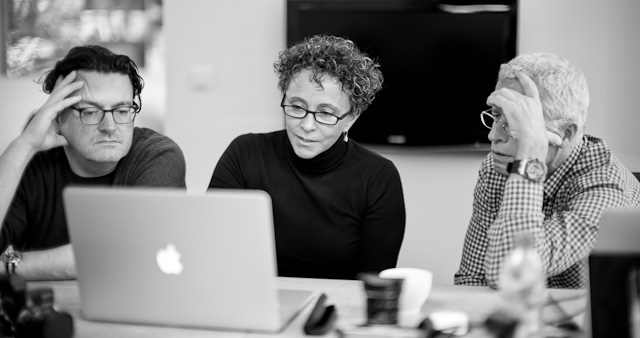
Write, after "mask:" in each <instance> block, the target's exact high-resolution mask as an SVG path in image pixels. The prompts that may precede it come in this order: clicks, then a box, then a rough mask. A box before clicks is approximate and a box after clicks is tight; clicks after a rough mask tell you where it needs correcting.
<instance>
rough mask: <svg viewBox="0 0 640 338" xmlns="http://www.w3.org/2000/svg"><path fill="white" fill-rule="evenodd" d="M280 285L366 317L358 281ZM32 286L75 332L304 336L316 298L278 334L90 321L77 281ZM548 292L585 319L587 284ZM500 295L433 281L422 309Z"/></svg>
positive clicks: (463, 306) (458, 306)
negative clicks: (50, 298)
mask: <svg viewBox="0 0 640 338" xmlns="http://www.w3.org/2000/svg"><path fill="white" fill-rule="evenodd" d="M278 286H279V287H280V288H285V289H298V290H310V291H317V292H323V293H325V294H326V295H327V297H328V299H327V304H331V305H334V306H335V307H336V308H337V311H338V316H339V317H338V321H337V323H336V325H337V326H348V325H358V324H361V323H363V322H365V319H366V313H365V309H366V307H365V304H366V302H365V299H366V297H365V293H364V290H363V287H362V283H361V282H360V281H352V280H327V279H308V278H286V277H278ZM34 287H51V288H52V289H53V291H54V295H55V304H56V307H57V309H58V310H59V311H64V312H67V313H70V314H71V315H72V316H73V317H74V326H75V332H76V334H75V337H155V338H162V337H189V338H191V337H234V338H235V337H238V338H240V337H274V336H277V337H303V336H305V335H304V332H303V331H302V327H303V325H304V322H305V320H306V319H307V317H308V315H309V313H310V312H311V309H312V308H313V306H312V305H313V304H310V305H309V306H307V307H306V308H305V309H304V310H303V311H302V312H301V313H300V314H299V315H298V316H297V317H296V318H295V319H294V320H293V322H292V323H291V324H290V325H289V326H288V327H287V328H286V329H285V330H284V331H283V332H281V333H280V334H278V335H269V334H257V333H249V332H229V331H209V330H198V329H186V328H172V327H154V326H142V325H128V324H114V323H101V322H91V321H87V320H84V319H83V318H82V316H81V314H80V299H79V292H78V285H77V282H76V281H56V282H29V283H28V288H34ZM550 293H551V295H552V297H553V298H554V299H556V300H558V301H560V307H557V308H552V309H550V311H547V312H546V313H545V318H546V320H555V319H557V318H560V317H562V316H565V315H566V314H568V315H571V316H572V317H574V318H575V320H576V322H577V323H578V324H582V321H583V318H584V316H582V315H578V316H573V314H576V313H579V312H581V311H582V310H584V309H585V307H586V303H587V297H586V296H587V291H586V290H550ZM499 300H500V298H499V294H498V293H497V292H496V291H495V290H492V289H490V288H487V287H477V286H434V287H433V288H432V290H431V293H430V295H429V299H428V300H427V302H426V303H425V305H424V307H423V313H424V314H428V313H431V312H433V311H438V310H457V311H463V312H465V313H467V314H468V315H469V318H470V322H471V323H481V322H483V321H484V320H485V319H486V317H487V316H488V315H489V314H490V313H491V312H492V311H493V310H494V309H495V308H496V307H497V305H498V303H499ZM313 303H314V302H313ZM326 336H327V337H336V336H337V334H336V333H335V332H331V333H329V334H327V335H326ZM467 336H468V337H485V336H487V334H486V332H484V331H483V330H481V329H480V330H478V329H473V330H471V331H470V333H469V334H468V335H467Z"/></svg>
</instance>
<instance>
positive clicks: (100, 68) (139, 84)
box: [42, 45, 144, 108]
mask: <svg viewBox="0 0 640 338" xmlns="http://www.w3.org/2000/svg"><path fill="white" fill-rule="evenodd" d="M74 70H86V71H96V72H100V73H119V74H124V75H127V76H128V77H129V80H130V81H131V86H132V87H133V99H134V100H135V99H136V98H137V99H138V105H139V106H140V108H142V101H141V99H140V93H141V92H142V88H144V81H143V80H142V77H141V76H140V74H138V66H136V64H135V62H133V60H131V58H129V57H128V56H126V55H118V54H114V53H113V52H111V51H110V50H108V49H106V48H104V47H102V46H96V45H85V46H77V47H73V48H71V50H69V52H68V53H67V55H66V56H65V57H64V59H62V60H60V61H58V62H56V65H55V67H53V69H51V70H50V71H48V72H47V73H45V74H44V75H43V76H45V78H44V81H42V90H43V91H44V92H45V93H47V94H50V93H51V92H52V91H53V87H54V86H55V84H56V81H57V80H58V77H60V76H63V77H64V76H67V75H68V74H69V73H71V72H72V71H74Z"/></svg>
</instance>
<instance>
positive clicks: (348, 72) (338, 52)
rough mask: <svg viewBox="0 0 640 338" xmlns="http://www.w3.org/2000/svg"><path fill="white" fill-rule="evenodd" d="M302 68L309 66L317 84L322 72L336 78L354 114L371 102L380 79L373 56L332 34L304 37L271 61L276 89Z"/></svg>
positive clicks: (312, 78) (377, 65)
mask: <svg viewBox="0 0 640 338" xmlns="http://www.w3.org/2000/svg"><path fill="white" fill-rule="evenodd" d="M304 69H309V70H311V72H312V75H311V80H313V81H315V82H316V83H317V84H318V85H321V81H320V80H321V77H322V76H323V75H328V76H331V77H333V78H335V79H337V80H338V81H339V82H340V84H341V85H342V90H343V91H344V92H345V93H346V94H347V96H349V102H350V103H351V105H352V107H353V109H354V111H355V113H356V114H360V113H362V112H363V111H364V110H365V109H367V107H368V106H369V105H370V104H371V102H373V99H374V98H375V96H376V94H377V93H378V91H380V89H382V83H383V81H384V78H383V76H382V72H381V71H380V65H379V64H378V63H377V62H376V61H375V60H372V59H371V58H370V57H369V56H367V54H366V53H364V52H362V51H360V49H358V47H357V46H356V45H355V43H354V42H353V41H351V40H348V39H345V38H342V37H336V36H329V35H316V36H312V37H308V38H306V39H304V40H303V41H301V42H299V43H298V44H295V45H293V46H292V47H290V48H289V49H287V50H285V51H283V52H281V53H280V56H279V59H278V61H277V62H276V63H275V64H274V70H275V72H276V74H277V75H278V76H279V81H278V88H279V89H280V91H281V92H282V93H284V92H285V91H286V90H287V88H288V87H289V84H290V83H291V80H292V79H293V78H294V77H295V76H297V75H298V74H299V73H300V72H301V71H302V70H304Z"/></svg>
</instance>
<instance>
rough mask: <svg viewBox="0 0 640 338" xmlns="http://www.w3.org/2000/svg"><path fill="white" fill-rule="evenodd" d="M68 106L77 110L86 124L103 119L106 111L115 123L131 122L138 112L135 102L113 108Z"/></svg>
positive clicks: (92, 123)
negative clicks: (130, 104)
mask: <svg viewBox="0 0 640 338" xmlns="http://www.w3.org/2000/svg"><path fill="white" fill-rule="evenodd" d="M70 108H71V109H73V110H75V111H77V112H78V113H79V114H80V121H81V122H82V123H84V124H87V125H94V124H99V123H100V122H102V120H104V116H105V115H106V113H111V116H113V121H115V123H118V124H127V123H131V122H133V120H135V118H136V114H138V113H139V112H140V107H139V106H138V105H137V104H136V103H135V102H134V103H133V105H132V106H119V107H115V108H113V109H102V108H98V107H86V108H76V107H70Z"/></svg>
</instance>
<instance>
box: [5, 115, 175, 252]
mask: <svg viewBox="0 0 640 338" xmlns="http://www.w3.org/2000/svg"><path fill="white" fill-rule="evenodd" d="M185 173H186V165H185V160H184V156H183V154H182V151H181V150H180V147H178V145H177V144H176V143H175V142H173V141H172V140H171V139H169V138H168V137H166V136H163V135H161V134H159V133H156V132H155V131H153V130H151V129H146V128H137V127H136V128H135V129H134V132H133V141H132V144H131V148H130V149H129V153H128V154H127V155H126V156H125V157H124V158H122V159H121V160H120V161H119V162H118V165H117V167H116V169H115V170H114V171H113V172H112V173H110V174H108V175H105V176H102V177H94V178H84V177H80V176H78V175H76V174H75V173H73V171H72V170H71V167H70V166H69V162H68V160H67V157H66V155H65V152H64V149H63V148H62V147H58V148H53V149H50V150H47V151H43V152H40V153H37V154H36V155H35V156H34V157H33V158H32V159H31V161H30V162H29V164H28V165H27V168H26V169H25V172H24V174H23V176H22V179H21V181H20V184H19V186H18V189H17V191H16V194H15V195H14V198H13V201H12V203H11V206H10V208H9V210H8V212H7V215H6V217H5V220H4V222H3V225H2V231H1V232H0V252H2V251H4V250H5V249H6V247H7V246H9V245H13V248H14V249H15V250H18V251H31V250H44V249H50V248H54V247H58V246H61V245H64V244H68V243H69V234H68V232H67V221H66V217H65V214H64V206H63V203H62V190H63V189H64V188H65V187H66V186H69V185H105V186H120V187H122V186H148V187H182V188H184V187H185ZM113 212H117V211H115V210H114V211H113Z"/></svg>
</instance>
